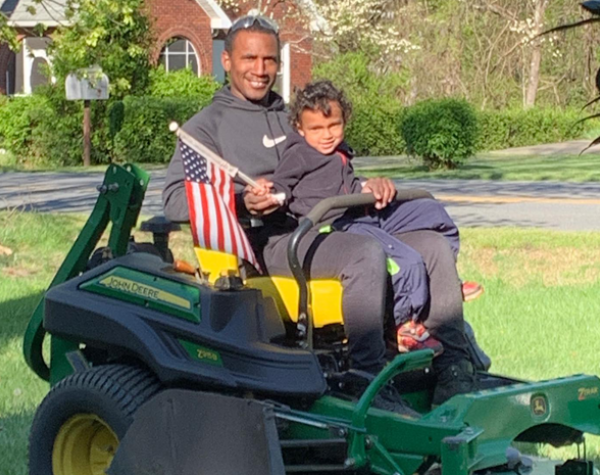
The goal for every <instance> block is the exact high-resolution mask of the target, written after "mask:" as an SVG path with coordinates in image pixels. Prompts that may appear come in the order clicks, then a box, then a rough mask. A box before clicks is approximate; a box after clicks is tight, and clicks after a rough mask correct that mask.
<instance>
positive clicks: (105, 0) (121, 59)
mask: <svg viewBox="0 0 600 475" xmlns="http://www.w3.org/2000/svg"><path fill="white" fill-rule="evenodd" d="M46 1H48V0H46ZM66 13H67V18H68V19H69V25H68V26H61V27H59V28H58V30H57V31H56V32H55V33H54V34H53V35H52V38H53V41H52V43H51V45H50V46H49V53H50V55H51V56H52V58H53V61H52V72H53V74H54V75H55V76H56V77H57V78H59V80H61V82H62V81H63V80H64V79H65V78H66V76H67V75H68V74H69V73H70V72H72V71H77V70H80V69H83V68H89V67H91V66H96V65H97V66H100V67H101V68H102V71H103V72H104V73H105V74H106V75H107V76H108V77H109V79H110V83H111V96H112V97H114V98H116V99H120V98H122V97H124V96H125V95H127V94H135V93H139V92H143V91H144V89H145V88H146V86H147V84H148V72H149V69H150V64H149V61H150V60H149V55H150V48H151V46H152V43H153V41H152V36H151V33H150V31H151V28H150V22H149V19H148V17H147V16H146V14H145V11H144V1H143V0H77V1H76V0H68V3H67V10H66Z"/></svg>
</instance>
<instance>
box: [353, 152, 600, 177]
mask: <svg viewBox="0 0 600 475" xmlns="http://www.w3.org/2000/svg"><path fill="white" fill-rule="evenodd" d="M599 160H600V154H597V153H589V154H588V153H586V154H583V155H547V156H544V155H518V156H516V155H515V156H511V155H508V154H504V153H502V154H498V153H493V154H481V155H478V156H476V157H473V158H470V159H469V160H467V161H466V162H465V163H464V164H463V165H461V166H460V167H459V168H457V169H456V170H433V171H429V170H427V169H426V168H425V167H424V166H422V165H420V164H419V162H418V161H417V160H416V159H410V158H407V157H399V158H398V159H396V161H397V162H398V165H395V164H394V160H386V166H385V167H380V166H377V165H375V164H374V165H373V166H372V167H368V168H363V169H360V171H361V174H362V175H365V176H369V177H372V176H387V177H390V178H404V179H407V180H417V179H418V180H422V179H438V180H441V179H447V180H452V179H454V180H456V179H460V180H506V181H510V180H516V181H519V180H531V181H547V180H556V181H574V182H588V181H600V168H598V161H599Z"/></svg>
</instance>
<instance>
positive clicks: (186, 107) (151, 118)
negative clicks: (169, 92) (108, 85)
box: [113, 96, 205, 163]
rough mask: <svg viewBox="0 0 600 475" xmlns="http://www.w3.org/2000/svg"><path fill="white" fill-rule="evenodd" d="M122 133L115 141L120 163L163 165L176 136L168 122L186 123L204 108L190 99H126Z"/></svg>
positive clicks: (169, 155)
mask: <svg viewBox="0 0 600 475" xmlns="http://www.w3.org/2000/svg"><path fill="white" fill-rule="evenodd" d="M123 105H124V116H123V123H122V126H121V130H119V131H118V132H117V133H116V135H115V138H114V149H113V154H114V157H115V158H116V159H117V160H119V161H127V162H145V163H165V162H168V161H169V160H170V158H171V155H172V154H173V149H174V147H175V139H176V136H175V134H173V133H172V132H170V131H169V124H170V122H171V121H173V120H174V121H176V122H178V123H180V124H182V123H184V122H186V121H187V120H188V119H189V118H190V117H192V116H193V115H194V114H195V113H196V112H198V110H200V109H201V108H202V106H204V105H205V102H203V101H193V100H190V99H189V98H156V97H133V96H130V97H126V98H125V99H124V100H123Z"/></svg>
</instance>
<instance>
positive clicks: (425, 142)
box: [401, 99, 477, 169]
mask: <svg viewBox="0 0 600 475" xmlns="http://www.w3.org/2000/svg"><path fill="white" fill-rule="evenodd" d="M401 129H402V136H403V137H404V140H405V142H406V150H407V152H408V153H409V154H410V155H417V156H419V157H421V158H422V159H423V162H424V164H425V165H426V166H427V167H428V168H449V169H451V168H456V167H457V166H458V165H460V164H461V163H462V162H464V160H466V159H467V158H468V157H470V156H471V155H473V154H474V153H475V151H476V142H477V116H476V114H475V111H474V110H473V108H472V107H471V105H470V104H469V103H468V102H466V101H464V100H460V99H438V100H428V101H424V102H420V103H418V104H416V105H414V106H412V107H411V108H409V109H408V111H407V112H406V114H405V116H404V120H403V121H402V127H401Z"/></svg>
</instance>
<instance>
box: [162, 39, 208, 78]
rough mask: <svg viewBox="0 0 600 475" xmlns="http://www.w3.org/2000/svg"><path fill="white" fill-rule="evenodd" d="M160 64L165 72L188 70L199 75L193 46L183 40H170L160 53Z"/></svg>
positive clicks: (198, 66)
mask: <svg viewBox="0 0 600 475" xmlns="http://www.w3.org/2000/svg"><path fill="white" fill-rule="evenodd" d="M160 64H162V65H163V66H164V67H165V69H166V70H167V71H177V70H178V69H184V68H190V69H191V70H192V71H193V72H194V74H196V75H200V63H199V62H198V55H197V54H196V50H195V49H194V45H192V43H191V42H190V41H189V40H186V39H185V38H172V39H171V40H169V41H168V42H167V44H166V45H165V47H164V48H163V49H162V51H161V52H160Z"/></svg>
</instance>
